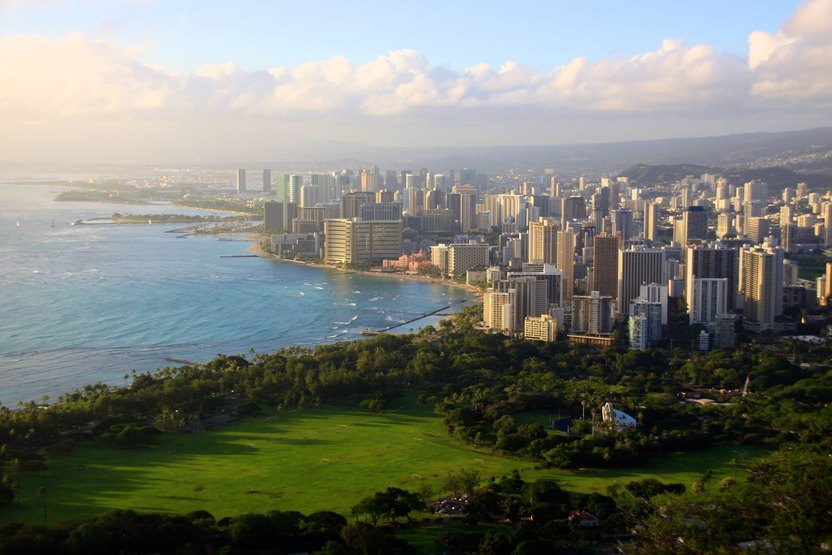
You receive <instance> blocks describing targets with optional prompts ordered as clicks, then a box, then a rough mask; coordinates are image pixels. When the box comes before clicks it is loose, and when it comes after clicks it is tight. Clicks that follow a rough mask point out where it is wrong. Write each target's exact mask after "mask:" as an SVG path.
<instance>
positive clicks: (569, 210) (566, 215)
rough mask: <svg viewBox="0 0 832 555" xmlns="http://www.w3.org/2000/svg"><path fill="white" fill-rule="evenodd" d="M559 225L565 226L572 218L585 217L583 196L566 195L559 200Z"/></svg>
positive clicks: (580, 218) (583, 218) (579, 218)
mask: <svg viewBox="0 0 832 555" xmlns="http://www.w3.org/2000/svg"><path fill="white" fill-rule="evenodd" d="M560 217H561V227H563V228H564V229H565V228H566V224H567V223H569V222H571V221H572V220H585V219H586V199H585V198H584V197H577V196H572V197H567V198H565V199H563V200H562V201H561V209H560Z"/></svg>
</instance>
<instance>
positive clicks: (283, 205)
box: [263, 201, 297, 233]
mask: <svg viewBox="0 0 832 555" xmlns="http://www.w3.org/2000/svg"><path fill="white" fill-rule="evenodd" d="M263 212H264V214H263V226H264V227H265V228H266V233H281V232H285V231H292V220H294V219H295V218H296V217H297V205H295V204H293V203H291V202H271V201H270V202H266V203H265V204H264V205H263Z"/></svg>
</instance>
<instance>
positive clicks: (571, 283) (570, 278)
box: [555, 231, 575, 303]
mask: <svg viewBox="0 0 832 555" xmlns="http://www.w3.org/2000/svg"><path fill="white" fill-rule="evenodd" d="M556 250H557V256H556V257H555V268H557V269H558V270H560V271H561V272H563V300H564V302H565V303H571V302H572V294H573V292H574V288H575V233H574V232H573V231H558V233H557V240H556Z"/></svg>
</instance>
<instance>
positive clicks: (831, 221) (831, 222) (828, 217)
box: [821, 202, 832, 247]
mask: <svg viewBox="0 0 832 555" xmlns="http://www.w3.org/2000/svg"><path fill="white" fill-rule="evenodd" d="M821 215H822V216H823V243H824V244H825V245H826V246H828V247H832V202H827V203H824V205H823V207H822V208H821Z"/></svg>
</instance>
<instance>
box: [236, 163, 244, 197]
mask: <svg viewBox="0 0 832 555" xmlns="http://www.w3.org/2000/svg"><path fill="white" fill-rule="evenodd" d="M245 192H246V170H245V169H243V168H239V169H238V170H237V194H238V195H241V194H243V193H245Z"/></svg>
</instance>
